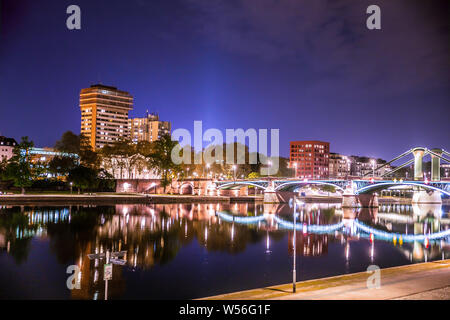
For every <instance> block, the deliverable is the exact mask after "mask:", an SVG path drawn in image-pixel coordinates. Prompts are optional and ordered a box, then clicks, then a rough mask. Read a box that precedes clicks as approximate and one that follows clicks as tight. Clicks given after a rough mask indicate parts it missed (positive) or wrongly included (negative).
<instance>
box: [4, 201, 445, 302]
mask: <svg viewBox="0 0 450 320" xmlns="http://www.w3.org/2000/svg"><path fill="white" fill-rule="evenodd" d="M292 213H293V209H292V208H290V207H289V206H288V205H262V204H249V203H240V204H171V205H162V204H161V205H158V204H156V205H115V206H82V205H80V206H45V207H41V206H39V207H38V206H33V207H31V206H17V207H16V206H14V207H8V206H7V207H0V298H2V299H10V298H14V299H98V300H103V299H105V285H106V282H105V281H104V280H103V279H104V278H103V277H104V272H103V270H104V263H105V259H104V258H103V257H102V255H98V256H97V259H95V257H93V258H92V259H90V258H89V257H88V254H94V253H97V254H101V253H104V252H105V251H106V250H111V251H112V252H118V251H125V253H124V255H123V256H121V257H119V258H118V259H117V260H116V261H114V262H115V263H116V264H113V265H112V266H113V267H112V268H113V273H112V280H109V281H108V282H107V285H108V289H107V295H108V299H192V298H199V297H204V296H209V295H215V294H221V293H226V292H232V291H236V290H245V289H252V288H257V287H262V286H269V285H276V284H281V283H287V282H290V281H291V279H292V268H293V266H292V261H293V259H292V258H293V254H294V250H295V252H296V255H297V279H298V280H299V281H300V280H306V279H313V278H320V277H326V276H333V275H339V274H345V273H353V272H359V271H365V270H366V269H367V267H368V266H369V265H371V264H375V265H378V266H379V267H381V268H384V267H391V266H398V265H404V264H410V263H417V262H423V261H431V260H438V259H448V258H449V256H450V255H449V251H450V238H449V237H448V234H449V232H450V218H449V215H450V208H449V207H448V206H447V207H446V206H440V205H422V206H417V205H416V206H411V205H390V206H382V207H380V208H379V209H370V210H369V209H360V210H352V209H349V210H347V209H342V208H341V207H340V205H338V204H331V203H330V204H324V203H321V204H318V203H308V204H305V205H303V206H301V207H299V210H298V217H297V219H296V221H295V227H296V230H297V232H296V245H295V246H294V242H293V230H294V221H293V214H292ZM120 264H123V265H120ZM70 265H77V266H78V267H79V268H80V269H79V270H80V271H81V272H80V273H79V276H78V278H77V279H76V280H77V281H78V282H79V284H80V289H74V290H69V289H68V288H67V284H66V282H67V279H68V277H69V276H71V275H72V272H71V273H67V268H68V267H69V266H70Z"/></svg>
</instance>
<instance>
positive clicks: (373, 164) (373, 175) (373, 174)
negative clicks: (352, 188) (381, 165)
mask: <svg viewBox="0 0 450 320" xmlns="http://www.w3.org/2000/svg"><path fill="white" fill-rule="evenodd" d="M371 162H372V177H374V178H375V160H373V159H372V161H371Z"/></svg>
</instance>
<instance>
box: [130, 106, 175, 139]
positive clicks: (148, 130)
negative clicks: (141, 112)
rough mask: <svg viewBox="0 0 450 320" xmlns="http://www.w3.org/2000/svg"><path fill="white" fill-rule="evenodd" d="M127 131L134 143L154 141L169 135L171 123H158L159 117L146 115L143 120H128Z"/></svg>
mask: <svg viewBox="0 0 450 320" xmlns="http://www.w3.org/2000/svg"><path fill="white" fill-rule="evenodd" d="M128 131H129V132H130V138H131V140H132V141H134V142H138V141H148V142H152V141H156V140H159V139H160V138H161V136H163V135H165V134H170V131H171V123H170V122H169V121H160V120H159V116H158V115H157V114H154V113H148V111H147V114H146V116H145V117H144V118H130V119H129V120H128Z"/></svg>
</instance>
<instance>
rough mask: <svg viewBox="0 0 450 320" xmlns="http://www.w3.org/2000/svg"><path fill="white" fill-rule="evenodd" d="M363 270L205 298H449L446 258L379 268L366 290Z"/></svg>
mask: <svg viewBox="0 0 450 320" xmlns="http://www.w3.org/2000/svg"><path fill="white" fill-rule="evenodd" d="M369 276H371V274H369V273H366V272H360V273H354V274H348V275H342V276H337V277H330V278H323V279H317V280H309V281H302V282H297V292H296V293H295V294H293V293H292V284H285V285H280V286H273V287H267V288H260V289H255V290H248V291H240V292H235V293H230V294H224V295H219V296H213V297H208V298H205V299H214V300H216V299H219V300H246V299H249V300H257V299H274V300H385V299H445V300H450V260H440V261H435V262H428V263H420V264H414V265H407V266H400V267H394V268H386V269H382V270H381V286H380V288H379V289H376V288H374V289H368V288H367V279H368V278H369Z"/></svg>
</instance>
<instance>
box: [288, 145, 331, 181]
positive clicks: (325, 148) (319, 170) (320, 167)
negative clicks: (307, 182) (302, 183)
mask: <svg viewBox="0 0 450 320" xmlns="http://www.w3.org/2000/svg"><path fill="white" fill-rule="evenodd" d="M329 156H330V143H329V142H323V141H291V142H290V149H289V160H290V167H291V168H295V166H297V169H296V172H295V176H296V177H298V178H308V179H323V178H328V175H329V172H328V164H329Z"/></svg>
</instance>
